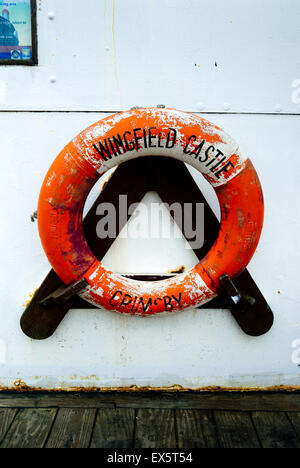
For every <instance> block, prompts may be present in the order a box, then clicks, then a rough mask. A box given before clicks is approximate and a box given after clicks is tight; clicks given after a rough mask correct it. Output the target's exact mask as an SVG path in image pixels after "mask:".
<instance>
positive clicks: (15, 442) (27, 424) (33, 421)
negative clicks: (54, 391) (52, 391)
mask: <svg viewBox="0 0 300 468" xmlns="http://www.w3.org/2000/svg"><path fill="white" fill-rule="evenodd" d="M56 412H57V410H56V409H50V408H49V409H46V408H43V409H35V408H24V409H20V411H19V412H18V414H17V415H16V417H15V419H14V421H13V423H12V424H11V426H10V428H9V430H8V432H7V434H6V436H5V438H4V440H3V441H2V443H1V448H43V447H44V444H45V441H46V439H47V436H48V434H49V432H50V430H51V426H52V423H53V421H54V418H55V415H56Z"/></svg>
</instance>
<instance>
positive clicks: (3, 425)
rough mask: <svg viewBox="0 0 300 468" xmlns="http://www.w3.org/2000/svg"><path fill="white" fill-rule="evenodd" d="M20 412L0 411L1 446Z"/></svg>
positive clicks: (11, 410) (14, 409)
mask: <svg viewBox="0 0 300 468" xmlns="http://www.w3.org/2000/svg"><path fill="white" fill-rule="evenodd" d="M17 412H18V410H17V409H16V408H1V409H0V445H1V442H2V440H3V439H4V437H5V435H6V433H7V431H8V429H9V428H10V426H11V424H12V422H13V420H14V418H15V416H16V414H17Z"/></svg>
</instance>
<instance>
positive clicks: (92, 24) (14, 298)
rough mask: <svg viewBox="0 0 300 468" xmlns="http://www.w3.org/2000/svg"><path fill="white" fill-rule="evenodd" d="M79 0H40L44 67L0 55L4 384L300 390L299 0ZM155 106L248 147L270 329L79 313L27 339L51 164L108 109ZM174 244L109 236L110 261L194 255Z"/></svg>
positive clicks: (141, 265) (41, 267)
mask: <svg viewBox="0 0 300 468" xmlns="http://www.w3.org/2000/svg"><path fill="white" fill-rule="evenodd" d="M81 5H82V2H79V1H78V0H64V1H63V2H61V1H59V0H40V1H39V0H38V40H39V65H38V66H37V67H32V68H30V67H5V66H0V128H1V146H0V152H1V153H0V154H1V165H2V171H1V172H2V173H1V183H0V199H1V210H0V227H1V230H0V249H1V261H2V265H1V268H0V314H1V327H0V386H2V387H5V386H8V387H13V386H14V383H15V382H16V381H17V380H18V379H21V380H22V381H23V382H25V383H26V384H27V385H30V386H33V387H42V388H45V389H48V388H72V387H78V386H80V387H91V386H95V387H102V388H103V387H106V388H114V387H124V386H129V385H136V386H152V387H168V386H173V385H181V386H182V387H184V388H205V387H207V386H216V385H218V386H223V387H237V388H238V387H249V386H251V387H260V388H263V387H269V386H277V385H288V386H300V378H299V369H298V366H297V362H298V361H297V359H298V357H299V363H300V352H299V353H298V352H297V349H298V348H297V347H296V348H293V347H292V344H293V342H294V340H297V339H298V340H300V315H299V314H300V288H299V285H298V280H299V263H300V251H299V248H298V238H299V227H300V226H299V225H300V221H299V207H298V200H299V198H300V163H299V161H300V159H299V149H298V139H299V138H298V135H299V116H298V114H299V112H300V108H299V103H300V93H298V90H299V88H300V86H299V85H300V81H299V82H298V81H296V80H298V79H299V80H300V58H299V46H300V2H299V1H298V0H285V1H283V0H272V1H271V0H260V1H259V0H246V1H244V2H242V3H241V2H239V1H238V0H229V1H227V2H226V3H223V2H220V1H217V0H210V1H205V0H172V1H171V0H143V1H140V0H115V1H113V0H106V1H104V0H86V2H85V5H84V7H83V8H82V7H81ZM81 10H84V11H81ZM49 12H53V13H54V20H49V19H48V13H49ZM215 62H216V63H217V66H215ZM195 64H196V66H195ZM53 77H55V80H56V81H55V82H54V83H52V82H50V80H51V81H54V78H53ZM293 86H294V87H293ZM158 103H164V104H166V105H167V106H168V107H176V108H179V109H183V110H188V111H192V112H197V111H198V112H199V111H204V112H205V113H204V114H203V115H204V117H206V118H208V119H209V120H211V121H213V122H214V123H216V124H218V125H220V126H221V127H222V128H224V130H226V131H227V132H229V133H230V134H231V135H232V136H233V137H234V138H235V139H236V140H237V141H238V142H239V143H240V144H241V146H242V147H243V148H244V150H245V151H246V152H247V153H248V154H249V155H250V156H251V159H252V160H253V162H254V164H255V167H256V168H257V171H258V173H259V176H260V179H261V182H262V186H263V189H264V195H265V207H266V217H265V225H264V230H263V235H262V238H261V242H260V244H259V246H258V250H257V252H256V254H255V256H254V258H253V260H252V261H251V263H250V265H249V270H250V272H251V274H252V275H253V276H254V278H255V280H256V282H257V283H258V284H259V286H260V288H261V290H262V292H263V294H264V295H265V297H266V298H267V299H268V301H269V304H270V306H271V308H272V309H273V311H274V314H275V324H274V326H273V328H272V330H271V331H270V332H269V333H268V334H267V335H265V336H262V337H259V338H251V337H249V336H246V335H245V334H243V332H242V331H241V330H240V329H239V327H238V326H237V324H236V322H235V321H234V319H233V318H232V317H231V315H230V312H229V311H227V310H198V311H189V312H182V313H180V314H177V315H171V316H169V317H160V316H157V317H152V318H147V319H141V318H133V317H126V316H120V315H117V314H113V313H110V312H106V311H103V310H99V311H98V310H88V311H85V310H76V311H70V312H69V314H68V315H67V317H66V318H65V319H64V321H63V322H62V324H61V326H60V327H59V329H58V330H57V332H56V333H55V334H54V336H53V337H51V338H50V339H48V340H46V341H42V342H39V341H33V340H30V339H29V338H27V337H26V336H25V335H23V333H22V331H21V329H20V327H19V319H20V316H21V314H22V312H23V310H24V304H25V302H26V301H27V299H28V297H29V294H30V293H32V292H33V291H34V290H35V289H36V288H37V287H38V286H39V284H40V282H41V280H42V279H43V278H44V276H45V275H46V273H47V272H48V270H49V264H48V262H47V260H46V257H45V255H44V252H43V250H42V247H41V244H40V241H39V237H38V233H37V225H36V224H32V223H31V222H30V214H31V213H32V212H33V211H34V210H35V209H36V204H37V198H38V194H39V190H40V186H41V183H42V180H43V177H44V175H45V172H46V170H47V169H48V167H49V165H50V164H51V162H52V160H53V159H54V157H55V156H56V154H57V153H58V152H59V150H60V149H61V148H62V147H63V146H64V145H65V144H66V143H67V142H68V141H69V140H70V139H71V138H72V137H73V136H74V135H76V134H77V133H79V132H80V131H81V130H83V129H84V128H85V127H87V126H88V125H90V124H91V123H93V122H95V121H97V120H99V119H100V118H102V117H104V116H105V115H107V114H106V113H107V112H108V111H119V110H122V109H128V108H130V107H132V106H134V105H145V106H147V105H155V104H158ZM8 111H9V112H8ZM39 111H42V112H39ZM67 111H71V112H67ZM147 199H148V201H147V200H146V201H147V202H148V203H150V202H151V200H152V201H153V200H155V194H148V196H147ZM211 199H212V203H213V206H214V207H215V208H216V206H215V204H214V201H213V197H212V198H211ZM165 222H166V223H167V222H168V219H167V218H166V219H165ZM174 242H175V244H174V243H172V242H165V241H164V240H161V241H158V240H155V241H151V240H150V241H149V240H148V241H147V240H139V241H138V242H135V243H134V242H133V241H132V240H118V241H116V243H115V245H114V247H113V248H112V249H111V251H110V252H109V253H108V254H107V256H106V258H105V264H106V266H108V267H110V268H112V269H114V270H115V271H122V272H125V271H129V272H145V271H147V272H156V273H157V272H161V273H164V272H166V271H168V270H169V269H170V268H175V267H177V266H179V265H181V264H184V265H186V266H187V267H189V266H193V264H194V263H196V259H195V257H193V254H192V252H191V251H188V250H186V249H184V248H183V245H182V242H183V241H180V240H177V241H174ZM176 242H177V244H176ZM180 244H181V245H180ZM142 254H143V255H142ZM142 257H143V262H141V260H140V259H141V258H142ZM145 258H146V259H145ZM294 344H295V345H296V346H298V347H300V341H299V344H297V343H294ZM293 352H294V361H295V362H293V361H292V353H293Z"/></svg>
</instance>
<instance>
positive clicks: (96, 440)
mask: <svg viewBox="0 0 300 468" xmlns="http://www.w3.org/2000/svg"><path fill="white" fill-rule="evenodd" d="M134 426H135V410H134V409H132V408H116V409H110V408H109V409H107V408H103V409H100V410H98V415H97V419H96V424H95V427H94V432H93V437H92V442H91V448H131V447H133V437H134Z"/></svg>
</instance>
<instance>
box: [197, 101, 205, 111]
mask: <svg viewBox="0 0 300 468" xmlns="http://www.w3.org/2000/svg"><path fill="white" fill-rule="evenodd" d="M196 107H197V110H198V111H203V110H204V108H205V105H204V104H203V102H197V104H196Z"/></svg>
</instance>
